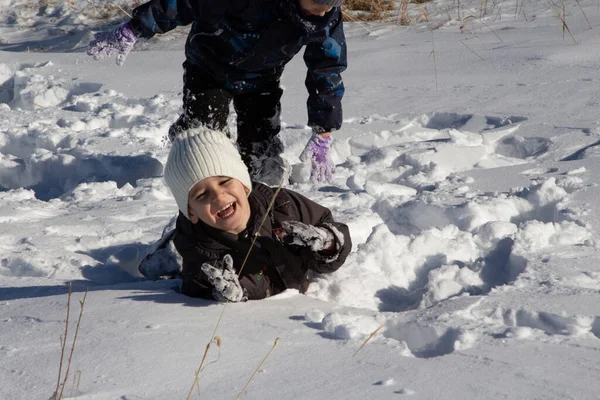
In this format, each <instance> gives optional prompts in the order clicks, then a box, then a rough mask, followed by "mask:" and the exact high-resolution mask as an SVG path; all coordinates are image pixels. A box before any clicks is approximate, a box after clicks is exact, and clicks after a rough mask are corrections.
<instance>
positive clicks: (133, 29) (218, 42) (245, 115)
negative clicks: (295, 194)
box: [88, 0, 347, 185]
mask: <svg viewBox="0 0 600 400" xmlns="http://www.w3.org/2000/svg"><path fill="white" fill-rule="evenodd" d="M342 2H343V0H253V1H249V0H219V1H206V0H151V1H149V2H147V3H145V4H142V5H141V6H139V7H137V8H136V9H134V10H133V18H132V19H131V20H130V21H129V22H127V23H125V24H124V25H121V26H119V27H118V28H116V29H115V30H113V31H108V32H100V33H97V34H96V36H95V40H94V41H92V42H91V43H90V44H89V47H88V54H89V55H91V56H93V57H94V58H95V59H101V58H105V57H108V56H110V55H113V54H116V55H117V64H119V65H121V64H122V63H123V62H124V61H125V57H127V54H129V52H130V51H131V50H132V49H133V46H134V44H135V42H136V40H137V39H138V38H151V37H152V36H154V35H155V34H157V33H158V34H162V33H166V32H168V31H170V30H172V29H174V28H175V27H177V26H181V25H188V24H192V27H191V29H190V32H189V35H188V38H187V42H186V44H185V56H186V60H185V62H184V63H183V68H184V75H183V89H184V90H183V114H182V115H181V116H180V117H179V119H178V120H177V121H176V122H175V123H174V124H173V125H172V126H171V128H170V130H169V137H170V139H171V140H172V139H173V138H174V137H176V135H177V134H178V133H179V132H181V131H185V130H187V129H190V128H193V127H198V126H200V125H205V126H207V127H209V128H211V129H216V130H219V131H226V129H227V117H228V115H229V103H230V101H233V106H234V109H235V111H236V113H237V134H238V136H237V143H238V147H239V150H240V153H241V156H242V159H243V160H244V162H245V163H246V165H247V166H248V167H249V169H250V174H251V176H252V177H253V178H254V179H255V180H258V181H262V182H265V183H267V184H269V185H279V183H280V182H281V180H282V179H285V178H287V175H288V174H289V167H288V166H287V165H285V163H284V161H283V159H282V158H281V154H282V152H283V144H282V142H281V139H280V138H279V137H278V133H279V131H280V128H281V124H280V114H281V103H280V98H281V95H282V93H283V91H282V89H281V88H280V85H279V81H280V78H281V74H282V73H283V69H284V67H285V65H286V64H287V63H288V62H289V61H290V60H291V59H292V58H293V57H294V56H295V55H296V54H297V53H298V52H299V51H300V50H301V49H302V47H303V46H306V50H305V52H304V61H305V62H306V66H307V68H308V72H307V74H306V88H307V89H308V101H307V106H308V125H309V126H310V127H311V128H312V130H313V134H312V136H311V138H310V140H309V142H308V143H307V145H306V148H305V150H304V151H303V152H302V154H301V157H300V158H301V160H303V161H305V160H306V161H309V160H310V162H311V166H312V168H311V179H312V180H313V182H322V181H330V180H331V178H332V174H333V171H334V169H335V165H334V164H333V161H332V160H331V157H330V155H329V148H330V146H331V141H332V137H331V136H330V132H332V131H334V130H337V129H339V128H340V126H341V125H342V104H341V100H342V96H343V95H344V84H343V82H342V77H341V75H340V74H341V72H342V71H344V70H345V69H346V66H347V61H346V39H345V37H344V29H343V24H342V13H341V9H340V6H341V5H342Z"/></svg>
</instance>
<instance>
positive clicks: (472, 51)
mask: <svg viewBox="0 0 600 400" xmlns="http://www.w3.org/2000/svg"><path fill="white" fill-rule="evenodd" d="M459 42H460V44H462V45H463V46H465V47H466V48H467V49H469V51H470V52H471V53H473V54H475V55H476V56H477V57H479V58H480V59H481V60H482V61H485V60H484V59H483V57H481V56H480V55H479V54H477V53H476V52H475V51H474V50H473V49H472V48H470V47H469V46H467V44H466V43H465V42H463V41H462V40H459Z"/></svg>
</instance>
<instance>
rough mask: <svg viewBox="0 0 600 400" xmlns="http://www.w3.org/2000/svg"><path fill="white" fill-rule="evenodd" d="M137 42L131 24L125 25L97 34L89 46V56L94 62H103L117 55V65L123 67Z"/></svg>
mask: <svg viewBox="0 0 600 400" xmlns="http://www.w3.org/2000/svg"><path fill="white" fill-rule="evenodd" d="M136 41H137V37H136V36H135V33H133V31H132V30H131V28H130V27H129V24H123V25H121V26H119V27H118V28H116V29H114V30H111V31H104V32H98V33H96V34H95V35H94V40H92V41H91V42H90V43H89V44H88V50H87V55H88V56H92V57H94V60H103V59H105V58H107V57H110V56H112V55H113V54H116V55H117V65H123V63H124V62H125V58H126V57H127V55H128V54H129V52H130V51H131V50H132V49H133V45H134V44H135V42H136Z"/></svg>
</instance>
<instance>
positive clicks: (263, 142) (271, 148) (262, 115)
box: [233, 82, 289, 185]
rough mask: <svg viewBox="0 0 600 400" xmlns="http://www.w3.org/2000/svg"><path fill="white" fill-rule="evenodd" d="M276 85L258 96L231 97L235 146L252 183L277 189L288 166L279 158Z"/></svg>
mask: <svg viewBox="0 0 600 400" xmlns="http://www.w3.org/2000/svg"><path fill="white" fill-rule="evenodd" d="M282 94H283V90H282V89H281V88H280V87H279V82H273V84H272V85H270V86H269V87H266V88H264V89H263V90H262V91H260V92H256V93H247V94H239V95H236V96H234V98H233V105H234V107H235V111H236V113H237V128H238V133H237V136H238V137H237V143H238V147H239V150H240V154H241V155H242V159H243V160H244V162H245V163H246V165H247V166H248V167H249V169H250V176H251V177H252V179H254V180H257V181H259V182H264V183H266V184H268V185H279V183H280V181H281V179H284V178H287V174H288V169H289V166H288V165H287V163H285V162H284V160H282V158H281V153H283V143H282V142H281V139H280V138H279V136H278V135H277V134H278V133H279V131H280V129H281V102H280V99H281V95H282Z"/></svg>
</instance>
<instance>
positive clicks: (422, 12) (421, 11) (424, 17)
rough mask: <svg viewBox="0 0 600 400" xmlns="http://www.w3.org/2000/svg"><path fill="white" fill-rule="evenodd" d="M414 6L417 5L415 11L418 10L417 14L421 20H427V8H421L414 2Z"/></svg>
mask: <svg viewBox="0 0 600 400" xmlns="http://www.w3.org/2000/svg"><path fill="white" fill-rule="evenodd" d="M415 7H417V11H419V14H420V15H421V21H423V22H429V15H428V14H427V8H425V9H423V7H421V6H419V5H418V4H415Z"/></svg>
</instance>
